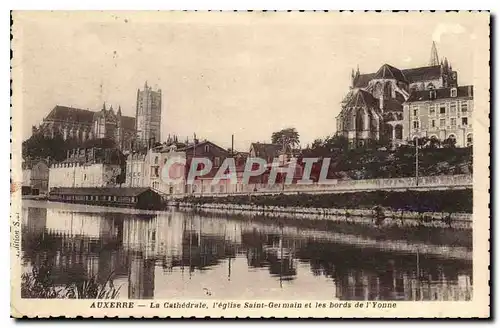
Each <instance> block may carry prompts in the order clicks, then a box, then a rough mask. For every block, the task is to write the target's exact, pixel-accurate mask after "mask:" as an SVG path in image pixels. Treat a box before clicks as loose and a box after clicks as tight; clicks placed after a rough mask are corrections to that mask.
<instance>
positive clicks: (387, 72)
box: [373, 64, 406, 81]
mask: <svg viewBox="0 0 500 328" xmlns="http://www.w3.org/2000/svg"><path fill="white" fill-rule="evenodd" d="M373 78H374V79H395V80H397V81H406V77H405V76H404V74H403V73H402V72H401V71H400V70H399V69H397V68H396V67H394V66H391V65H388V64H384V65H382V67H380V68H379V70H378V71H377V73H375V76H374V77H373Z"/></svg>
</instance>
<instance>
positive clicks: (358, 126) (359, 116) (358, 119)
mask: <svg viewBox="0 0 500 328" xmlns="http://www.w3.org/2000/svg"><path fill="white" fill-rule="evenodd" d="M364 128H365V126H364V120H363V113H362V112H361V111H360V112H358V114H357V115H356V131H363V130H364Z"/></svg>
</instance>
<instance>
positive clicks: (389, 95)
mask: <svg viewBox="0 0 500 328" xmlns="http://www.w3.org/2000/svg"><path fill="white" fill-rule="evenodd" d="M384 96H386V97H387V98H392V83H391V82H390V81H387V82H385V85H384Z"/></svg>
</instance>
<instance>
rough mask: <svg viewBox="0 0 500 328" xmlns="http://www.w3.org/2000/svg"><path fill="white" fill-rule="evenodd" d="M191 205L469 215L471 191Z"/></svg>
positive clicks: (195, 200) (201, 200)
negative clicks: (379, 210)
mask: <svg viewBox="0 0 500 328" xmlns="http://www.w3.org/2000/svg"><path fill="white" fill-rule="evenodd" d="M180 201H181V202H187V203H191V204H197V205H201V204H212V203H219V204H240V205H256V206H282V207H291V206H297V207H308V208H346V209H372V208H373V207H374V206H377V205H378V206H383V207H385V208H388V209H392V210H398V211H399V210H404V211H416V212H447V213H457V212H465V213H472V189H464V190H431V191H412V190H409V191H371V192H353V193H342V194H316V195H313V194H305V193H304V194H297V195H285V194H279V195H252V196H248V195H245V196H243V195H238V196H227V197H192V196H190V197H185V198H183V199H182V200H180Z"/></svg>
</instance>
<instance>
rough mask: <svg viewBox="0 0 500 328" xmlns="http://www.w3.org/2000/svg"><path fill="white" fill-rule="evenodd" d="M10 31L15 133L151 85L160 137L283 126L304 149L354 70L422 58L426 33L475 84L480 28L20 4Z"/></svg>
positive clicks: (266, 138)
mask: <svg viewBox="0 0 500 328" xmlns="http://www.w3.org/2000/svg"><path fill="white" fill-rule="evenodd" d="M465 14H466V13H465ZM14 30H15V33H14V39H15V40H14V43H13V44H14V46H13V49H14V57H16V56H20V58H21V60H20V64H19V65H20V67H21V69H22V74H21V76H20V77H19V78H18V80H16V81H14V86H13V89H14V92H18V93H20V94H21V95H22V102H21V103H22V105H21V106H20V107H22V108H13V110H21V111H22V112H23V119H22V125H23V139H25V138H28V137H29V136H30V134H31V127H32V126H33V125H38V124H40V123H41V122H42V120H43V118H44V117H45V116H46V115H47V114H48V113H49V112H50V110H51V109H52V108H53V107H54V106H56V105H63V106H72V107H77V108H82V109H91V110H98V109H100V108H101V107H102V103H103V102H104V101H105V102H106V104H108V105H112V106H113V108H114V109H117V108H118V106H121V108H122V112H123V114H124V115H129V116H134V115H135V106H136V95H137V89H138V88H142V87H143V86H144V83H145V81H147V82H148V84H149V85H151V86H153V87H155V88H160V89H161V90H162V95H163V97H162V98H163V99H162V102H163V104H162V130H161V133H162V139H166V138H167V136H168V135H169V134H172V135H173V134H176V135H178V136H179V138H180V139H181V140H185V138H186V136H189V138H192V136H193V133H196V135H197V137H198V138H200V139H208V140H210V141H213V142H215V143H216V144H219V145H220V146H222V147H225V148H227V147H230V145H231V135H232V134H234V138H235V149H237V150H240V151H248V149H249V146H250V143H251V142H257V141H259V142H270V137H271V134H272V132H274V131H279V130H281V129H282V128H288V127H294V128H296V129H297V131H298V132H299V134H300V141H301V145H302V146H303V147H304V146H305V145H306V144H308V143H311V142H312V141H313V140H315V139H316V138H324V137H326V136H328V135H332V134H334V133H335V126H336V123H335V117H336V116H337V114H338V113H339V111H340V102H341V101H342V98H343V97H344V96H345V94H346V93H347V92H348V90H349V85H350V76H351V70H352V69H355V68H356V67H357V66H358V65H359V69H360V71H361V73H371V72H376V71H377V70H378V68H379V67H380V66H382V65H383V64H384V63H387V64H390V65H392V66H395V67H398V68H400V69H404V68H411V67H419V66H426V65H427V64H428V62H429V58H430V50H431V45H432V41H435V42H436V45H437V49H438V53H439V57H440V58H444V57H447V58H448V61H449V62H450V63H451V64H452V66H453V69H454V70H457V71H458V79H459V84H460V85H467V84H472V83H473V81H474V65H473V59H474V55H475V54H474V50H475V48H476V47H475V45H474V44H475V41H476V39H477V33H478V31H477V30H476V26H475V25H474V21H473V20H471V19H468V17H467V16H464V14H463V13H462V14H454V13H442V14H435V15H433V14H427V15H425V14H420V13H414V14H409V13H400V14H393V13H388V14H377V13H369V14H368V13H367V14H365V13H258V12H254V13H231V12H227V13H182V12H135V13H134V12H24V13H15V15H14ZM17 82H19V83H17ZM101 85H102V87H101ZM16 88H18V89H17V90H16Z"/></svg>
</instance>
